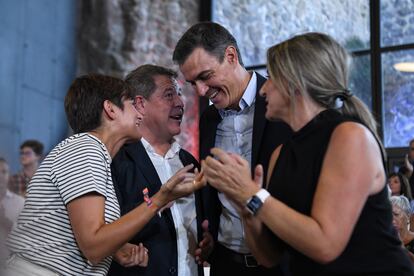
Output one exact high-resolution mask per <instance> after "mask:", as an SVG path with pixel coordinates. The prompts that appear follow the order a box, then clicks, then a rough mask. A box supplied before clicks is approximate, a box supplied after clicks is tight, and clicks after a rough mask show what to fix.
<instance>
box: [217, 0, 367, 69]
mask: <svg viewBox="0 0 414 276" xmlns="http://www.w3.org/2000/svg"><path fill="white" fill-rule="evenodd" d="M213 18H214V20H215V21H216V22H218V23H220V24H222V25H223V26H225V27H226V28H228V29H229V30H230V31H231V33H232V34H233V35H234V36H235V37H236V39H237V40H238V42H239V47H240V51H241V53H242V56H243V59H244V60H243V61H244V63H245V65H246V66H250V65H257V64H264V63H265V62H266V50H267V48H268V47H269V46H271V45H273V44H276V43H278V42H281V41H283V40H285V39H287V38H289V37H291V36H292V35H294V34H299V33H303V32H309V31H318V32H326V33H328V34H330V35H332V36H333V37H334V38H336V39H337V40H338V41H339V42H341V43H343V44H344V45H347V46H348V48H351V49H355V48H357V47H358V48H361V47H362V48H366V47H369V38H370V32H369V1H368V0H347V1H342V0H329V1H328V0H312V1H306V0H273V1H268V0H228V1H214V7H213ZM355 40H358V42H359V43H357V44H355V43H353V42H355Z"/></svg>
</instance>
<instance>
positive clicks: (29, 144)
mask: <svg viewBox="0 0 414 276" xmlns="http://www.w3.org/2000/svg"><path fill="white" fill-rule="evenodd" d="M23 148H31V149H32V150H33V152H34V153H35V154H36V155H38V156H42V155H43V150H44V146H43V144H42V143H41V142H39V141H37V140H26V141H24V142H23V143H22V144H21V145H20V149H23Z"/></svg>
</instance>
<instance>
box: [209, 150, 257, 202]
mask: <svg viewBox="0 0 414 276" xmlns="http://www.w3.org/2000/svg"><path fill="white" fill-rule="evenodd" d="M211 154H213V156H214V157H210V156H209V157H207V158H206V159H205V160H204V161H202V171H203V172H204V176H205V178H206V180H207V182H208V183H210V184H211V186H213V187H214V188H216V189H217V190H219V191H220V192H223V193H224V194H226V195H227V196H228V197H229V198H231V199H232V200H233V201H234V202H235V203H236V204H240V205H242V206H244V205H245V204H246V201H247V200H248V199H249V198H250V197H251V196H252V195H254V194H255V193H256V192H257V191H258V190H259V189H260V187H261V183H260V184H259V183H256V182H255V181H253V180H252V178H251V174H250V167H249V163H248V162H247V161H246V160H244V159H243V158H242V157H240V156H239V155H237V154H233V153H226V152H225V151H223V150H221V149H219V148H213V149H211ZM259 170H261V171H262V168H261V166H260V167H259ZM261 175H263V172H262V173H261ZM259 181H260V182H261V178H260V179H258V180H257V182H259Z"/></svg>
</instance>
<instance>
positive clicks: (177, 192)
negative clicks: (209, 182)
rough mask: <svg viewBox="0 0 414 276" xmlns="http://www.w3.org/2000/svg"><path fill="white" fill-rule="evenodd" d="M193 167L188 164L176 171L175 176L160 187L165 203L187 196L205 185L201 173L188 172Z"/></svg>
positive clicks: (196, 171)
mask: <svg viewBox="0 0 414 276" xmlns="http://www.w3.org/2000/svg"><path fill="white" fill-rule="evenodd" d="M193 167H194V165H193V164H190V165H187V166H185V167H184V168H182V169H180V170H178V171H177V173H176V174H174V175H173V176H172V177H171V178H170V179H169V180H168V181H167V182H166V183H165V184H164V185H162V187H161V189H160V192H161V193H162V195H163V196H164V198H165V199H166V202H165V203H168V202H170V201H173V200H176V199H177V198H180V197H183V196H188V195H189V194H191V193H193V192H194V191H195V190H198V189H200V188H201V187H203V186H205V185H206V181H205V179H204V177H203V173H198V170H197V169H195V172H194V173H191V172H189V170H191V169H192V168H193Z"/></svg>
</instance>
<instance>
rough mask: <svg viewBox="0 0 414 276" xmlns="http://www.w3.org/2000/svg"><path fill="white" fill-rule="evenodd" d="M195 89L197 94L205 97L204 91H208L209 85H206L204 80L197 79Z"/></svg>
mask: <svg viewBox="0 0 414 276" xmlns="http://www.w3.org/2000/svg"><path fill="white" fill-rule="evenodd" d="M195 89H196V92H197V94H198V95H199V96H200V97H205V96H206V93H207V91H208V89H209V87H208V85H206V84H205V83H204V82H202V81H197V82H196V83H195Z"/></svg>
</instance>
